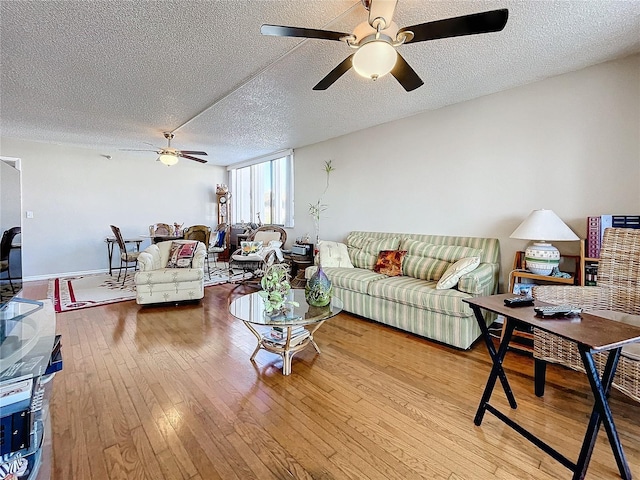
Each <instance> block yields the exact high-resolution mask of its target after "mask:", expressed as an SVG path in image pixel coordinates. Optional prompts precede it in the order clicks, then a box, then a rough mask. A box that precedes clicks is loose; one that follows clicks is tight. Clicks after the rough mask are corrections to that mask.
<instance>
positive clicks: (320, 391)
mask: <svg viewBox="0 0 640 480" xmlns="http://www.w3.org/2000/svg"><path fill="white" fill-rule="evenodd" d="M45 291H46V289H45ZM26 292H27V294H28V296H31V297H32V298H33V297H37V296H39V294H40V293H41V292H42V288H40V290H38V288H37V285H36V286H33V287H31V289H30V287H29V286H26ZM240 293H243V292H242V289H237V290H236V291H234V292H232V291H231V288H230V287H229V286H218V287H211V288H207V289H206V295H205V300H204V301H203V302H202V303H201V304H200V305H197V306H177V307H176V306H171V307H163V308H140V307H139V306H137V305H136V304H135V303H134V302H132V301H131V302H124V303H118V304H113V305H108V306H104V307H94V308H89V309H84V310H78V311H75V312H67V313H62V314H58V315H57V330H58V332H59V333H61V334H62V345H63V346H62V351H63V356H64V369H63V370H62V372H61V373H59V374H57V376H56V378H55V379H54V392H53V398H52V407H51V412H52V416H53V432H54V434H53V442H54V472H53V476H52V478H53V480H85V479H86V480H89V479H91V480H103V479H126V480H131V479H148V480H162V479H166V480H180V479H192V480H196V479H197V480H210V479H224V480H228V479H241V480H245V479H260V480H262V479H311V478H313V479H327V480H328V479H358V480H361V479H371V480H374V479H398V480H407V479H421V478H437V479H449V480H455V479H473V480H476V479H478V480H481V479H493V478H499V479H543V480H551V479H562V478H566V479H569V478H571V475H570V472H569V471H568V470H567V469H565V468H564V467H562V466H561V465H560V464H558V463H557V462H555V461H554V460H552V459H551V458H550V457H548V456H546V455H545V454H544V453H542V452H541V451H540V450H538V449H537V448H535V447H533V446H532V445H531V444H529V443H528V442H526V441H525V440H523V439H522V438H521V437H520V436H519V435H518V434H516V433H515V432H513V431H512V430H511V429H509V428H508V427H506V426H505V425H504V424H502V423H501V422H499V421H498V420H497V419H496V418H495V417H493V416H492V415H491V414H489V413H487V414H486V416H485V420H484V423H483V424H482V426H481V427H476V426H475V425H474V424H473V416H474V413H475V410H476V408H477V404H478V401H479V399H480V395H481V393H482V389H483V387H484V383H485V380H486V377H487V375H488V373H489V362H488V357H487V353H486V349H485V347H484V346H483V345H481V344H476V345H475V346H474V348H472V349H471V350H470V351H466V352H462V351H458V350H454V349H451V348H447V347H444V346H441V345H437V344H434V343H432V342H429V341H426V340H423V339H421V338H418V337H415V336H412V335H409V334H406V333H403V332H400V331H397V330H394V329H391V328H388V327H384V326H382V325H379V324H376V323H373V322H370V321H366V320H363V319H361V318H358V317H355V316H352V315H349V314H342V315H340V316H339V317H337V318H335V319H332V320H331V321H329V322H326V323H325V324H324V325H323V327H322V328H321V329H320V330H319V331H318V332H317V335H316V339H317V342H318V344H319V346H320V348H321V349H322V354H321V355H316V354H315V352H314V350H313V349H312V348H309V349H307V350H305V351H303V352H301V353H300V354H298V355H297V356H296V357H295V358H294V362H293V373H292V375H291V376H289V377H284V376H282V374H281V372H280V367H281V365H282V363H281V360H280V359H279V357H277V356H275V355H272V354H269V353H267V352H264V351H261V352H260V353H259V354H258V356H257V358H256V363H255V364H253V363H251V362H250V361H249V356H250V355H251V352H252V351H253V349H254V347H255V339H254V337H253V336H252V335H251V333H250V332H249V331H248V330H247V329H246V327H245V326H244V325H243V324H242V323H240V322H238V321H236V320H234V319H232V318H231V317H230V316H229V314H228V313H227V306H228V304H229V302H230V300H231V299H232V298H235V297H234V296H235V295H239V294H240ZM40 296H41V295H40ZM505 365H506V369H507V375H508V376H509V379H510V382H511V385H512V387H513V389H514V393H515V395H516V398H517V400H518V402H519V408H518V409H517V410H516V411H512V412H511V413H510V415H511V416H512V418H516V419H517V420H518V421H519V422H521V423H522V424H524V425H525V426H527V427H528V428H529V429H530V430H532V431H533V432H534V433H537V434H539V435H540V436H541V437H543V438H544V439H545V440H547V441H549V442H550V443H552V444H553V445H554V446H555V447H556V448H558V449H560V450H561V451H562V452H563V453H565V454H566V455H568V456H569V457H570V458H572V459H576V458H577V455H578V451H579V448H580V442H581V439H582V436H583V434H584V431H585V428H586V424H587V419H588V415H589V413H590V410H591V396H590V393H589V389H588V386H587V383H586V380H585V378H584V377H583V376H582V375H581V374H579V373H576V372H573V371H569V370H566V369H564V368H561V367H556V366H550V367H549V369H548V384H547V393H546V395H545V397H544V398H543V399H538V398H536V397H535V396H534V395H533V380H532V361H531V359H530V358H528V357H526V356H524V355H521V354H517V353H509V354H508V355H507V359H506V362H505ZM495 392H496V393H495V394H494V403H495V404H496V405H499V406H500V408H501V409H503V411H507V410H508V406H507V403H506V400H505V398H504V394H503V393H502V391H501V390H500V389H499V388H496V391H495ZM611 405H612V409H613V412H614V417H615V420H616V424H617V427H618V430H619V432H620V436H621V439H622V444H623V446H624V449H625V452H626V454H627V457H628V459H629V462H630V465H631V471H632V472H633V473H634V476H635V477H640V441H639V440H640V415H639V413H640V410H639V408H638V407H639V405H638V404H637V403H634V402H632V401H630V400H628V399H627V398H626V397H624V396H622V395H621V394H619V393H618V392H614V393H613V394H612V398H611ZM587 478H588V479H594V480H595V479H598V480H603V479H617V478H620V477H619V475H618V472H617V469H616V465H615V461H614V459H613V455H612V454H611V450H610V448H609V445H608V443H607V440H606V436H605V434H604V432H602V431H601V432H600V437H599V439H598V443H597V445H596V447H595V452H594V455H593V459H592V461H591V466H590V468H589V472H588V474H587Z"/></svg>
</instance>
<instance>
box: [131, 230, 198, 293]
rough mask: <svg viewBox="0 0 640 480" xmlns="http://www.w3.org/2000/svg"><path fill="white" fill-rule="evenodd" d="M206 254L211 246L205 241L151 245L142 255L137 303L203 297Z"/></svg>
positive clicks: (138, 277)
mask: <svg viewBox="0 0 640 480" xmlns="http://www.w3.org/2000/svg"><path fill="white" fill-rule="evenodd" d="M206 255H207V249H206V247H205V246H204V243H202V242H196V241H190V240H169V241H166V242H158V243H155V244H152V245H149V246H148V247H147V248H146V249H145V250H143V251H142V252H140V255H139V256H138V266H139V268H140V271H138V272H137V273H136V276H135V285H136V290H137V296H136V301H137V303H138V304H140V305H145V304H150V303H164V302H179V301H184V300H199V299H201V298H203V297H204V265H205V257H206Z"/></svg>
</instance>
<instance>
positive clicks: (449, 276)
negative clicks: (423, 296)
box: [436, 257, 480, 290]
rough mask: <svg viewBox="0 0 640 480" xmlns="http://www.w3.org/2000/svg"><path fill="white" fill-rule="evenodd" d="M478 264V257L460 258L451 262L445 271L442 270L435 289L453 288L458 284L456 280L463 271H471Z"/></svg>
mask: <svg viewBox="0 0 640 480" xmlns="http://www.w3.org/2000/svg"><path fill="white" fill-rule="evenodd" d="M478 265H480V257H466V258H461V259H460V260H458V261H457V262H456V263H453V264H451V266H450V267H449V268H447V271H446V272H444V274H443V275H442V277H440V280H438V284H437V285H436V289H437V290H446V289H448V288H453V287H455V286H456V285H457V284H458V280H460V277H461V276H462V275H464V274H465V273H469V272H473V271H474V270H475V269H476V268H478Z"/></svg>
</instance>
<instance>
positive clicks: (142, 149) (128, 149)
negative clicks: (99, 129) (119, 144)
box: [118, 148, 158, 152]
mask: <svg viewBox="0 0 640 480" xmlns="http://www.w3.org/2000/svg"><path fill="white" fill-rule="evenodd" d="M118 150H119V151H121V152H157V151H158V150H157V149H156V150H149V149H148V148H119V149H118Z"/></svg>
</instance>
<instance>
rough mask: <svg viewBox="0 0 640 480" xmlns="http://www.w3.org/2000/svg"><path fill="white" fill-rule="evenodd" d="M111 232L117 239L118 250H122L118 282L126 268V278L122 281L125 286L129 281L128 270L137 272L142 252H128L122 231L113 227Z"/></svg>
mask: <svg viewBox="0 0 640 480" xmlns="http://www.w3.org/2000/svg"><path fill="white" fill-rule="evenodd" d="M111 231H112V232H113V235H114V236H115V237H116V243H117V244H118V248H120V268H119V269H118V281H120V275H121V274H122V269H123V268H124V277H123V279H122V285H123V286H124V282H125V281H126V280H127V270H128V269H129V268H131V267H133V271H134V272H135V271H136V269H137V267H138V255H140V252H138V251H136V252H127V244H126V242H125V241H124V238H123V236H122V232H121V231H120V229H119V228H118V227H116V226H115V225H111ZM132 264H133V265H132Z"/></svg>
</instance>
